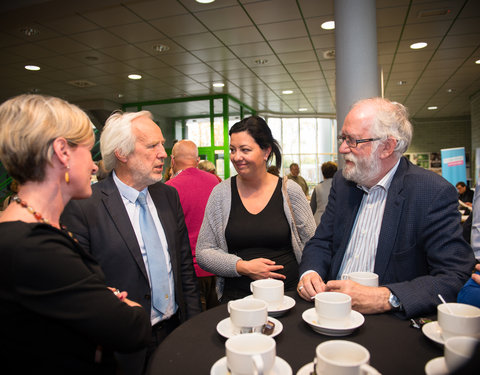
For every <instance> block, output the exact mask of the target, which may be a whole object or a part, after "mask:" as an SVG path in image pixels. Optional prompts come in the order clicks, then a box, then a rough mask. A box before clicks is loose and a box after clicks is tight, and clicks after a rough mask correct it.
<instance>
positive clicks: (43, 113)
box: [0, 95, 150, 374]
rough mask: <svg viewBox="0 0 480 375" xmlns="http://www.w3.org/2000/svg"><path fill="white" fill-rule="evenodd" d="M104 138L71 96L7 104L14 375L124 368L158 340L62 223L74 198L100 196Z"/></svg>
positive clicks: (3, 121) (7, 297)
mask: <svg viewBox="0 0 480 375" xmlns="http://www.w3.org/2000/svg"><path fill="white" fill-rule="evenodd" d="M94 139H95V138H94V134H93V131H92V124H91V122H90V120H89V119H88V117H87V116H86V114H85V113H84V112H83V111H81V110H80V109H79V108H78V107H76V106H74V105H71V104H69V103H67V102H65V101H64V100H61V99H58V98H53V97H46V96H40V95H21V96H18V97H15V98H13V99H10V100H8V101H6V102H4V103H3V104H2V105H1V106H0V160H1V162H2V163H3V165H4V166H5V168H6V169H7V171H8V173H9V174H10V175H11V176H12V177H13V178H14V179H15V180H16V181H18V182H19V184H20V186H19V190H18V193H17V195H16V196H15V197H14V198H13V202H12V203H11V204H10V205H9V206H8V207H7V209H6V210H5V211H4V213H3V215H2V216H1V217H0V238H1V239H2V241H0V346H1V347H2V361H1V363H2V370H3V371H5V373H18V374H23V373H33V372H38V373H43V372H45V373H64V374H80V373H82V374H93V373H95V374H97V373H114V371H115V363H114V360H113V355H112V351H113V350H116V351H121V352H130V351H134V350H138V349H141V348H143V347H144V346H145V345H146V344H147V342H148V340H149V338H150V337H149V335H150V320H149V317H148V315H147V314H146V313H145V311H144V310H143V308H142V307H140V306H139V305H138V304H137V303H135V302H133V301H130V300H129V299H127V298H126V293H125V292H120V291H117V290H115V289H114V288H107V286H106V285H105V283H104V281H103V280H104V277H103V273H102V271H101V269H100V267H99V266H98V264H97V262H96V261H95V260H94V259H93V258H92V257H91V256H90V255H89V254H88V253H86V252H85V251H84V250H83V249H82V248H81V247H80V246H79V245H78V243H77V242H76V240H75V239H74V238H73V237H72V236H71V234H70V233H69V232H68V230H66V229H65V228H62V227H61V225H60V222H59V218H60V214H61V213H62V211H63V208H64V206H65V205H66V204H67V203H68V201H69V200H70V199H81V198H87V197H89V196H90V195H91V193H92V190H91V188H90V177H91V175H92V174H93V173H95V171H96V170H97V167H96V165H95V164H94V163H93V161H92V157H91V154H90V149H91V148H92V146H93V144H94ZM42 370H43V371H42Z"/></svg>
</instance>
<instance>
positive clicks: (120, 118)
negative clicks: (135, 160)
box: [100, 111, 152, 172]
mask: <svg viewBox="0 0 480 375" xmlns="http://www.w3.org/2000/svg"><path fill="white" fill-rule="evenodd" d="M142 116H146V117H148V118H149V119H152V114H151V113H150V112H149V111H140V112H122V111H115V112H114V113H112V114H111V115H110V117H109V118H108V119H107V121H106V122H105V126H104V127H103V131H102V135H101V136H100V152H101V153H102V159H103V163H104V167H105V169H106V170H107V171H108V172H110V171H111V170H112V169H113V168H114V167H115V165H116V163H117V157H116V156H115V152H118V153H119V154H120V155H121V156H128V155H130V154H131V153H132V152H133V150H134V149H135V141H136V138H135V135H134V134H133V131H132V121H133V120H135V119H136V118H138V117H142Z"/></svg>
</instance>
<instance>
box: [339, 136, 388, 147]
mask: <svg viewBox="0 0 480 375" xmlns="http://www.w3.org/2000/svg"><path fill="white" fill-rule="evenodd" d="M337 139H338V145H339V146H340V145H341V144H342V143H343V142H344V141H345V142H347V146H348V147H350V148H355V147H357V146H358V144H359V143H367V142H373V141H378V140H380V139H382V138H364V139H353V138H352V137H350V136H349V135H339V136H338V137H337Z"/></svg>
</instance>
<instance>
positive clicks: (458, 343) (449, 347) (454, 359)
mask: <svg viewBox="0 0 480 375" xmlns="http://www.w3.org/2000/svg"><path fill="white" fill-rule="evenodd" d="M478 342H479V341H478V340H477V339H476V338H474V337H468V336H456V337H451V338H449V339H448V340H447V341H445V346H444V355H445V362H446V363H447V368H448V370H449V371H450V372H453V371H455V370H457V369H458V368H459V367H460V366H461V365H463V364H464V363H466V362H467V361H468V360H469V359H470V358H471V357H472V355H473V351H474V350H475V348H476V345H477V344H478Z"/></svg>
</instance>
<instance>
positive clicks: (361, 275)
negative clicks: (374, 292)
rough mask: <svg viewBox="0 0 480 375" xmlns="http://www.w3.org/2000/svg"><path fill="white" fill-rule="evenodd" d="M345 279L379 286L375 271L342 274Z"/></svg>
mask: <svg viewBox="0 0 480 375" xmlns="http://www.w3.org/2000/svg"><path fill="white" fill-rule="evenodd" d="M342 279H343V280H347V279H348V280H352V281H355V282H356V283H359V284H361V285H365V286H378V275H377V274H376V273H374V272H350V273H346V274H343V275H342Z"/></svg>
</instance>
